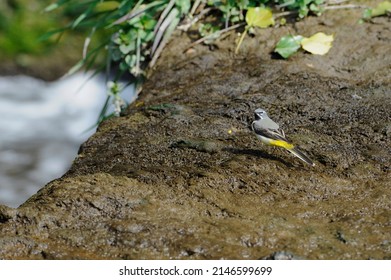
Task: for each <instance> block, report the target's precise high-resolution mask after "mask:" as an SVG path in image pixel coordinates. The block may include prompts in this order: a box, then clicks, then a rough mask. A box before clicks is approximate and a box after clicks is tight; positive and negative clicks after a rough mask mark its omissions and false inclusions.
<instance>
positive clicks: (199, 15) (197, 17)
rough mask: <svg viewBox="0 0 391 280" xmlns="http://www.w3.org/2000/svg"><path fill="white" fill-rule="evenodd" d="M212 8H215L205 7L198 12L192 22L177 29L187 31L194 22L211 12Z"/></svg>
mask: <svg viewBox="0 0 391 280" xmlns="http://www.w3.org/2000/svg"><path fill="white" fill-rule="evenodd" d="M211 10H213V9H212V8H206V9H203V10H202V11H201V12H200V13H199V14H197V15H196V16H195V17H194V18H193V19H192V20H191V21H190V22H188V23H186V24H182V25H180V26H178V27H177V29H179V30H182V31H185V32H186V31H187V30H189V28H190V27H191V26H192V25H193V24H195V23H196V22H197V21H199V20H200V19H201V18H202V17H203V16H204V15H206V14H207V13H209V12H210V11H211Z"/></svg>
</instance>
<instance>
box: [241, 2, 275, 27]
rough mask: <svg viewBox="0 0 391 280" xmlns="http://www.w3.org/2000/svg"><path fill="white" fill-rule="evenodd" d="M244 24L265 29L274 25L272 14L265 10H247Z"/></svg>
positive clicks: (259, 8) (257, 8) (258, 8)
mask: <svg viewBox="0 0 391 280" xmlns="http://www.w3.org/2000/svg"><path fill="white" fill-rule="evenodd" d="M246 23H247V25H248V26H256V27H261V28H266V27H268V26H270V25H274V19H273V13H272V12H271V11H270V10H269V9H267V8H261V7H256V8H248V10H247V13H246Z"/></svg>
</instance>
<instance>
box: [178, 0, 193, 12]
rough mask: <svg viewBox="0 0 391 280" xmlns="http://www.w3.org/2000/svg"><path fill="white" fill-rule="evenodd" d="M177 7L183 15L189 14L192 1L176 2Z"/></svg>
mask: <svg viewBox="0 0 391 280" xmlns="http://www.w3.org/2000/svg"><path fill="white" fill-rule="evenodd" d="M175 2H176V6H177V7H178V8H179V10H180V12H181V14H187V13H188V12H189V10H190V7H191V4H190V0H176V1H175Z"/></svg>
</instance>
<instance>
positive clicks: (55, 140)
mask: <svg viewBox="0 0 391 280" xmlns="http://www.w3.org/2000/svg"><path fill="white" fill-rule="evenodd" d="M88 77H89V76H88V75H84V74H76V75H74V76H71V77H69V78H66V79H61V80H59V81H57V82H52V83H47V82H43V81H40V80H37V79H34V78H31V77H26V76H15V77H0V204H5V205H8V206H11V207H17V206H19V205H20V204H21V203H23V202H24V201H25V200H26V199H27V198H29V197H30V196H31V195H32V194H34V193H36V192H37V191H38V189H39V188H41V187H43V186H44V185H45V184H46V183H47V182H49V181H51V180H53V179H55V178H58V177H60V176H61V175H63V174H64V173H65V172H66V171H67V169H68V168H69V167H70V165H71V163H72V161H73V159H74V158H75V157H76V155H77V151H78V149H79V146H80V144H81V143H83V142H84V141H85V140H87V138H88V137H90V136H91V135H92V134H93V133H94V132H95V129H90V130H89V128H91V127H92V126H93V125H94V124H95V123H96V120H97V118H98V115H99V112H100V110H101V108H102V106H103V104H104V102H105V100H106V96H107V92H106V84H105V81H104V79H103V78H102V77H96V78H93V79H91V80H89V81H87V79H88ZM86 81H87V82H86ZM133 93H134V90H133V89H132V88H131V87H129V88H128V89H127V91H126V93H125V96H126V98H125V99H127V101H128V102H130V101H132V100H133V99H134V94H133Z"/></svg>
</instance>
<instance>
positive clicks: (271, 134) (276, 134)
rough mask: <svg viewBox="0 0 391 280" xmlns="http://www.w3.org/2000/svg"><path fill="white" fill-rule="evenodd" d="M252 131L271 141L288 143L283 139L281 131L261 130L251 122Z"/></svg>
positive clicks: (283, 135)
mask: <svg viewBox="0 0 391 280" xmlns="http://www.w3.org/2000/svg"><path fill="white" fill-rule="evenodd" d="M252 127H253V130H254V132H255V133H256V134H258V135H261V136H264V137H267V138H270V139H273V140H282V141H285V142H288V140H287V139H286V138H285V133H284V131H283V130H282V129H270V128H263V127H261V126H260V125H258V124H257V122H253V125H252Z"/></svg>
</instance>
